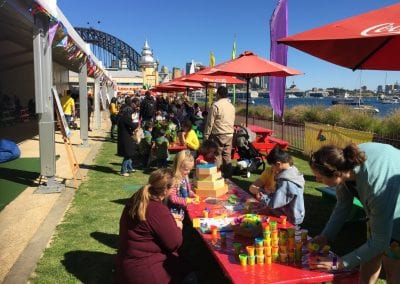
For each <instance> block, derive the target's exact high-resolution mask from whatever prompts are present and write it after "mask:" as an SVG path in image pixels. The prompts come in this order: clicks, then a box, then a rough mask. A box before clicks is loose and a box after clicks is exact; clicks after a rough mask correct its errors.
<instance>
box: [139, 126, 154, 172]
mask: <svg viewBox="0 0 400 284" xmlns="http://www.w3.org/2000/svg"><path fill="white" fill-rule="evenodd" d="M152 131H153V122H151V121H146V122H145V124H144V131H143V137H142V139H141V140H140V143H139V152H140V157H141V159H142V165H143V167H148V166H149V163H150V156H151V148H152V146H153V136H152V134H151V132H152Z"/></svg>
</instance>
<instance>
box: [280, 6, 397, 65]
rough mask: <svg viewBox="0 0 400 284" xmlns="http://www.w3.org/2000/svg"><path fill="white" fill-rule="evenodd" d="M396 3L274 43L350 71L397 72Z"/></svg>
mask: <svg viewBox="0 0 400 284" xmlns="http://www.w3.org/2000/svg"><path fill="white" fill-rule="evenodd" d="M399 15H400V3H399V4H394V5H391V6H388V7H385V8H381V9H378V10H374V11H371V12H368V13H364V14H361V15H358V16H354V17H351V18H347V19H345V20H341V21H338V22H334V23H332V24H328V25H325V26H322V27H319V28H315V29H312V30H309V31H305V32H302V33H299V34H296V35H294V36H290V37H286V38H283V39H280V40H278V42H281V43H285V44H287V45H289V46H292V47H295V48H297V49H299V50H301V51H304V52H306V53H309V54H311V55H314V56H316V57H319V58H321V59H324V60H326V61H329V62H331V63H334V64H337V65H340V66H344V67H347V68H350V69H353V70H355V69H371V70H400V56H399V49H400V17H399Z"/></svg>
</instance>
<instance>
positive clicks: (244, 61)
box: [208, 51, 303, 126]
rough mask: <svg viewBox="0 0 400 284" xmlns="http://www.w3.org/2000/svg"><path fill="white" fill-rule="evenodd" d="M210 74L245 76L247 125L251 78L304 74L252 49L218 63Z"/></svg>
mask: <svg viewBox="0 0 400 284" xmlns="http://www.w3.org/2000/svg"><path fill="white" fill-rule="evenodd" d="M208 74H215V75H231V76H232V75H234V76H239V77H243V78H245V79H246V82H247V97H246V126H247V118H248V112H249V83H250V78H253V77H259V76H278V77H283V76H294V75H300V74H303V73H302V72H300V71H298V70H296V69H293V68H289V67H287V66H284V65H281V64H278V63H276V62H272V61H269V60H267V59H264V58H261V57H259V56H257V55H256V54H254V53H253V52H251V51H245V52H244V53H242V54H241V55H240V56H239V57H238V58H235V59H232V60H229V61H227V62H224V63H221V64H218V65H216V66H214V67H213V68H211V69H210V71H209V72H208Z"/></svg>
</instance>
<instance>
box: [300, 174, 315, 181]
mask: <svg viewBox="0 0 400 284" xmlns="http://www.w3.org/2000/svg"><path fill="white" fill-rule="evenodd" d="M303 176H304V179H305V180H306V181H313V182H316V180H315V176H313V175H303Z"/></svg>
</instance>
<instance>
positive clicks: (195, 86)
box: [157, 78, 204, 89]
mask: <svg viewBox="0 0 400 284" xmlns="http://www.w3.org/2000/svg"><path fill="white" fill-rule="evenodd" d="M157 86H159V87H165V86H174V87H184V88H192V89H200V88H204V85H203V84H201V83H199V82H191V81H183V80H180V79H179V78H177V79H175V80H172V81H169V82H166V83H162V84H159V85H157Z"/></svg>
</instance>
